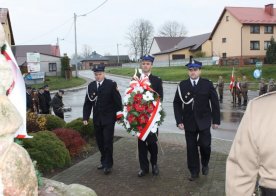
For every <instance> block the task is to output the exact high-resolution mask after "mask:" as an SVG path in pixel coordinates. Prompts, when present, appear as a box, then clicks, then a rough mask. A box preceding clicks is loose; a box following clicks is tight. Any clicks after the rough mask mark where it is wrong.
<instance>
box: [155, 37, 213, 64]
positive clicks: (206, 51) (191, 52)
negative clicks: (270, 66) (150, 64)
mask: <svg viewBox="0 0 276 196" xmlns="http://www.w3.org/2000/svg"><path fill="white" fill-rule="evenodd" d="M210 35H211V33H205V34H201V35H196V36H191V37H185V38H183V39H182V40H181V41H180V42H179V43H177V44H176V45H174V46H173V47H172V48H169V49H167V50H163V51H161V52H158V53H154V54H153V55H154V56H155V61H170V60H179V59H182V60H183V59H189V58H190V56H195V57H197V56H198V57H199V56H200V57H210V56H211V51H212V50H211V41H210V40H209V37H210Z"/></svg>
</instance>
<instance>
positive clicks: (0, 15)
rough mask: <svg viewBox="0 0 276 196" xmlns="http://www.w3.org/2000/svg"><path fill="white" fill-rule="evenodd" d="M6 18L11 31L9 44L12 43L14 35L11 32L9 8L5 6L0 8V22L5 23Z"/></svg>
mask: <svg viewBox="0 0 276 196" xmlns="http://www.w3.org/2000/svg"><path fill="white" fill-rule="evenodd" d="M6 20H8V23H9V24H8V25H9V28H10V31H11V45H14V44H15V42H14V37H13V32H12V26H11V20H10V14H9V10H8V9H7V8H0V22H1V24H5V22H6Z"/></svg>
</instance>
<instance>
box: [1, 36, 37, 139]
mask: <svg viewBox="0 0 276 196" xmlns="http://www.w3.org/2000/svg"><path fill="white" fill-rule="evenodd" d="M5 44H6V47H5V50H4V51H2V54H3V55H4V56H5V58H6V60H7V61H8V62H9V64H10V66H11V68H12V75H13V82H12V85H11V86H10V88H9V89H8V90H7V95H8V98H9V99H10V101H11V102H12V103H13V105H14V106H15V107H16V109H17V110H18V112H19V113H20V115H21V117H22V119H23V124H22V125H21V127H20V128H19V130H18V131H17V132H16V133H15V136H14V137H17V138H31V137H32V136H29V135H28V134H27V130H26V87H25V82H24V79H23V76H22V74H21V71H20V69H19V67H18V64H17V62H16V60H15V58H14V55H13V53H12V51H11V48H10V46H9V44H8V43H7V41H6V42H5Z"/></svg>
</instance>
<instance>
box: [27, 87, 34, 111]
mask: <svg viewBox="0 0 276 196" xmlns="http://www.w3.org/2000/svg"><path fill="white" fill-rule="evenodd" d="M26 102H27V112H28V111H31V110H32V109H33V98H32V87H31V86H27V88H26Z"/></svg>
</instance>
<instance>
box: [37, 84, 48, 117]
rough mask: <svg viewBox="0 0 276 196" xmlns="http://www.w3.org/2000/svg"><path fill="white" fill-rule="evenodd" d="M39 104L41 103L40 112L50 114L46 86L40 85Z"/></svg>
mask: <svg viewBox="0 0 276 196" xmlns="http://www.w3.org/2000/svg"><path fill="white" fill-rule="evenodd" d="M38 104H39V114H48V113H47V104H46V100H45V97H44V88H43V87H40V88H39V90H38Z"/></svg>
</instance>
